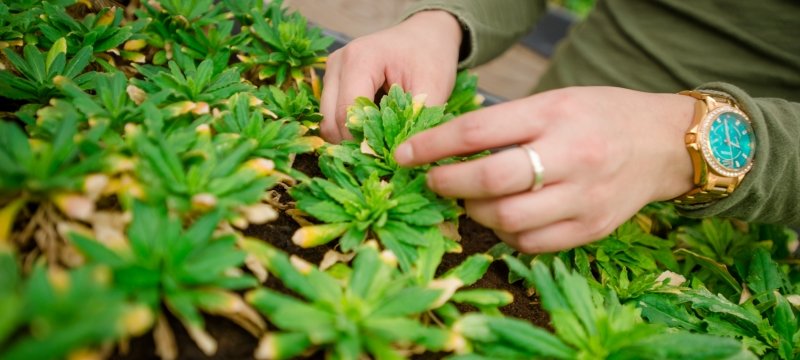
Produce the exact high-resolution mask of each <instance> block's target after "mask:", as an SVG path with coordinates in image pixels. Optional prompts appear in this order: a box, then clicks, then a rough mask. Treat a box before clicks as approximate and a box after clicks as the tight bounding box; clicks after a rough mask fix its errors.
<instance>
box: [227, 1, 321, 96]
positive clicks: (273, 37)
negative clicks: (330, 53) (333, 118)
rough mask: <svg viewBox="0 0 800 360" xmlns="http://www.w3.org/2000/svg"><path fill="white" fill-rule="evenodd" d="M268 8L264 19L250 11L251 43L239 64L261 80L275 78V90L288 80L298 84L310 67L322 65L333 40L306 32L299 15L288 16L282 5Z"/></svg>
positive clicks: (316, 31) (315, 30)
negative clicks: (250, 70)
mask: <svg viewBox="0 0 800 360" xmlns="http://www.w3.org/2000/svg"><path fill="white" fill-rule="evenodd" d="M268 6H269V8H268V10H267V17H266V18H265V17H264V16H263V14H262V13H261V12H260V11H259V10H258V9H254V10H252V12H251V17H252V18H253V21H254V23H253V25H252V27H250V31H251V33H252V35H253V41H252V42H251V43H250V44H249V45H248V46H247V47H246V48H245V52H246V53H247V55H244V56H241V57H240V60H241V61H242V63H243V64H244V66H245V67H247V68H248V69H254V71H255V72H256V73H257V76H258V78H259V79H260V80H265V79H272V78H274V79H275V85H277V86H283V85H284V83H285V82H286V81H287V80H289V79H293V80H294V81H295V82H296V83H297V84H300V83H301V82H303V81H304V80H305V79H306V74H307V73H309V71H312V68H313V67H315V66H320V65H321V64H323V63H324V62H325V60H326V58H325V57H324V54H325V53H326V52H327V49H328V46H330V45H331V44H332V43H333V38H330V37H327V36H323V35H322V32H321V31H320V29H318V28H311V29H309V28H308V23H307V21H306V19H305V18H304V17H303V16H301V15H300V14H298V13H291V14H287V13H286V10H284V9H282V6H283V1H271V2H270V4H269V5H268ZM309 76H310V75H309Z"/></svg>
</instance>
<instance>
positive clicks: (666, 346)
mask: <svg viewBox="0 0 800 360" xmlns="http://www.w3.org/2000/svg"><path fill="white" fill-rule="evenodd" d="M504 260H505V262H506V264H507V265H508V266H509V268H510V269H511V271H514V272H516V273H518V274H519V275H521V276H523V277H524V278H526V279H528V280H529V281H530V282H532V283H534V284H536V290H537V294H538V295H539V299H540V300H541V302H542V306H543V307H544V308H545V310H547V312H549V313H550V318H551V324H552V326H553V328H555V338H554V337H553V336H552V335H549V336H548V335H546V334H542V333H541V332H539V331H535V332H534V331H531V329H528V330H527V333H530V335H531V338H530V340H529V342H528V343H527V345H526V344H525V343H522V342H519V341H514V339H515V338H513V337H511V336H509V334H508V328H504V329H501V328H500V327H499V326H496V325H494V326H493V324H491V323H492V321H491V320H483V321H482V322H487V323H489V325H488V326H484V327H483V328H480V327H478V328H475V327H470V326H467V325H464V326H463V327H462V328H463V329H465V330H464V331H466V332H468V335H467V337H472V338H476V339H482V338H484V336H488V337H489V338H491V337H492V336H495V337H499V338H500V339H504V340H506V341H508V342H509V347H510V349H509V348H508V347H502V346H500V347H498V346H497V345H498V344H497V343H495V342H490V343H489V346H488V347H486V348H484V349H483V350H482V351H484V352H486V355H487V356H493V355H494V356H497V355H499V354H502V353H504V352H506V351H509V350H513V352H512V354H515V356H516V357H517V358H531V357H545V358H550V357H553V358H560V359H635V358H639V359H641V358H645V359H710V358H714V359H734V358H736V359H743V358H745V359H755V357H754V356H753V354H751V353H749V352H748V351H747V350H746V349H745V348H744V347H743V345H742V344H741V343H739V342H738V341H734V340H732V339H726V338H723V337H718V336H711V335H698V334H691V333H689V332H682V331H670V332H667V331H665V330H666V329H665V327H663V326H661V325H658V324H650V323H645V322H644V320H643V319H642V317H641V315H640V313H641V312H640V310H639V309H637V308H636V307H635V306H634V305H633V304H620V302H619V299H618V298H617V296H616V294H615V293H614V292H613V291H609V292H607V293H603V292H601V291H600V290H597V289H592V288H591V287H590V286H589V283H588V282H587V281H586V279H585V278H584V277H582V276H581V275H580V274H578V273H577V272H573V271H569V270H567V268H566V267H565V266H564V263H563V262H562V261H561V260H560V259H558V258H556V259H554V261H553V265H552V269H553V270H552V272H551V270H550V267H549V266H547V265H545V264H544V263H542V262H540V261H537V262H535V263H534V264H533V267H532V268H528V267H527V266H525V265H524V264H523V263H521V262H519V260H517V259H516V258H514V257H510V256H507V257H504ZM476 322H477V321H476ZM468 325H473V324H472V323H469V324H468ZM509 325H510V324H509ZM517 326H518V327H519V326H521V324H518V325H517ZM487 327H488V329H487ZM523 329H524V327H523ZM476 330H477V331H476ZM487 330H488V331H487ZM521 331H524V330H522V329H521ZM470 334H471V336H470ZM517 334H519V332H517ZM511 335H512V336H513V335H514V333H511ZM516 339H517V340H522V339H524V338H516ZM534 339H535V340H534ZM534 341H537V342H541V344H536V343H534ZM501 344H502V343H501ZM478 345H479V346H480V345H481V344H480V342H479V344H478ZM544 351H546V352H544Z"/></svg>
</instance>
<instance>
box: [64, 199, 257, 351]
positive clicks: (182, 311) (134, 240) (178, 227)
mask: <svg viewBox="0 0 800 360" xmlns="http://www.w3.org/2000/svg"><path fill="white" fill-rule="evenodd" d="M221 215H222V213H221V212H220V211H214V212H211V213H210V214H208V215H205V216H203V217H201V218H199V219H198V220H197V221H195V222H194V224H192V226H190V227H189V228H186V229H184V227H183V225H182V224H181V220H180V219H178V218H177V217H176V216H172V215H169V214H168V213H167V210H166V208H164V207H163V206H147V205H144V204H142V203H138V202H137V203H135V204H134V206H133V223H132V224H131V225H130V228H129V229H128V232H127V234H128V239H129V241H130V247H127V248H122V249H110V248H108V247H106V246H105V245H103V244H102V243H101V242H99V241H97V240H93V239H89V238H87V237H84V236H83V235H80V234H77V233H73V234H72V236H71V238H72V241H73V242H74V244H75V246H77V247H78V248H79V249H80V250H81V251H82V252H83V253H84V254H85V256H86V257H87V258H88V260H89V262H90V263H91V264H102V265H105V266H108V267H110V268H111V270H112V272H113V274H114V279H115V287H116V288H117V289H119V290H120V291H122V292H123V293H124V294H126V295H127V296H128V297H129V298H131V299H134V300H136V301H137V302H138V303H142V304H146V305H147V306H148V307H149V308H150V309H151V310H152V311H153V313H156V314H157V313H159V311H160V309H161V304H162V302H163V304H165V305H166V307H167V308H168V309H169V311H170V312H172V313H173V314H174V315H175V316H176V317H178V319H180V320H181V322H182V323H183V324H184V326H185V327H186V329H187V330H188V331H189V335H190V336H191V337H192V338H193V339H194V340H195V342H197V345H198V346H199V347H200V349H201V350H203V352H205V353H206V354H207V355H211V354H213V353H214V352H215V351H216V347H217V344H216V341H215V340H214V339H213V338H212V337H211V336H210V335H208V333H206V331H205V330H204V320H203V317H202V316H201V314H200V311H204V312H208V313H212V314H219V315H223V316H227V317H229V318H231V319H232V320H234V321H236V322H238V323H239V324H241V325H242V326H244V327H245V328H246V329H248V330H250V331H251V332H253V333H254V334H255V335H258V334H259V333H260V332H261V331H263V330H264V327H265V325H264V323H263V321H262V320H261V319H260V318H259V317H258V316H255V313H253V312H252V310H251V309H250V308H249V307H248V306H247V305H246V304H245V303H244V302H243V301H242V299H241V298H240V297H239V295H237V294H236V293H234V292H233V290H242V289H247V288H251V287H253V286H255V285H256V284H257V281H256V280H255V279H254V278H252V277H251V276H248V275H244V274H242V273H241V272H240V271H238V269H239V267H241V266H242V264H243V263H244V259H245V256H246V255H245V253H244V252H242V251H240V250H238V249H237V248H236V237H235V236H234V235H222V236H215V235H214V230H215V229H216V228H217V225H218V224H219V222H220V220H221ZM101 240H102V239H101Z"/></svg>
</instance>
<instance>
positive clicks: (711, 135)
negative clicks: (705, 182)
mask: <svg viewBox="0 0 800 360" xmlns="http://www.w3.org/2000/svg"><path fill="white" fill-rule="evenodd" d="M707 134H708V148H709V150H710V151H711V155H712V156H713V158H714V162H715V163H716V165H718V166H720V167H721V169H717V170H722V171H721V172H723V173H724V175H737V173H739V172H744V171H747V170H748V169H749V166H750V164H751V163H752V159H753V153H754V145H755V144H754V143H755V141H754V137H753V129H752V127H751V126H750V121H749V120H748V119H747V118H746V117H745V116H744V115H743V114H740V113H739V112H735V111H725V112H721V113H719V114H716V116H715V117H713V118H712V120H711V123H710V124H709V128H708V133H707ZM715 168H716V167H715ZM728 173H729V174H728Z"/></svg>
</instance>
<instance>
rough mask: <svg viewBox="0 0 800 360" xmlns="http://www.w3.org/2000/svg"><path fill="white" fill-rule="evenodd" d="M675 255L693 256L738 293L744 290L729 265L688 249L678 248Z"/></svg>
mask: <svg viewBox="0 0 800 360" xmlns="http://www.w3.org/2000/svg"><path fill="white" fill-rule="evenodd" d="M675 255H685V256H688V257H690V258H692V259H693V260H694V261H696V262H697V263H698V264H700V265H701V266H702V267H703V268H705V269H707V270H709V271H711V272H712V273H713V274H715V275H717V276H718V277H720V278H721V279H722V280H724V281H725V283H726V284H728V285H729V286H730V287H731V288H733V289H734V290H736V292H737V293H741V292H742V286H741V285H740V284H739V282H738V281H736V279H735V278H734V277H733V275H731V273H730V272H728V267H727V266H725V265H724V264H720V263H718V262H716V261H714V260H713V259H711V258H709V257H707V256H703V255H700V254H697V253H695V252H693V251H691V250H688V249H678V250H676V251H675Z"/></svg>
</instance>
